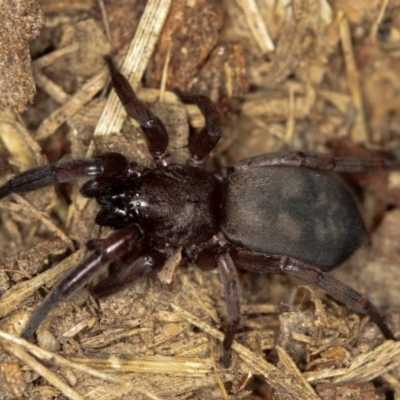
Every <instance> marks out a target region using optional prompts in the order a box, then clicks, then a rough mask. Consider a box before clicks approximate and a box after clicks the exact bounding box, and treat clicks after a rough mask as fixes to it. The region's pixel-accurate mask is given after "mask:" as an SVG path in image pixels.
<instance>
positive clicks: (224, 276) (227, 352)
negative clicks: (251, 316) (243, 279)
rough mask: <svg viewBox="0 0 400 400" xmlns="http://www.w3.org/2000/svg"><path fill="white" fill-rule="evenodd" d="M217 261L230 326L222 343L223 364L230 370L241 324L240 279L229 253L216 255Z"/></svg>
mask: <svg viewBox="0 0 400 400" xmlns="http://www.w3.org/2000/svg"><path fill="white" fill-rule="evenodd" d="M216 260H217V263H218V269H219V274H220V279H221V282H222V284H223V286H224V294H225V301H226V307H227V319H228V326H227V328H226V330H225V337H224V341H223V342H222V348H223V355H222V363H223V365H224V367H225V368H229V366H230V364H231V348H232V343H233V339H234V338H235V335H236V332H237V331H238V329H239V324H240V299H239V287H238V285H239V279H238V275H237V271H236V267H235V264H234V263H233V261H232V258H231V256H230V255H229V253H220V254H218V255H216Z"/></svg>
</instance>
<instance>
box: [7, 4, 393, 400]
mask: <svg viewBox="0 0 400 400" xmlns="http://www.w3.org/2000/svg"><path fill="white" fill-rule="evenodd" d="M0 11H1V12H0V14H1V15H2V24H1V26H0V184H3V183H4V182H6V181H7V180H8V179H10V178H11V177H12V176H13V175H14V174H16V173H19V172H22V171H24V170H26V169H28V168H32V167H36V166H38V165H43V164H46V163H49V162H54V161H57V160H59V159H62V158H77V157H85V156H86V157H90V156H92V155H96V154H100V153H104V152H106V151H116V152H121V153H123V154H124V155H125V156H126V157H128V159H129V160H130V161H136V162H139V163H141V164H143V165H146V166H152V159H151V157H150V156H149V154H148V150H147V148H146V145H145V141H144V139H143V136H142V134H141V131H140V129H139V128H138V126H137V124H136V123H135V121H132V120H129V119H128V118H127V117H126V113H125V111H124V110H123V108H122V106H121V105H120V103H119V102H118V100H117V98H116V96H115V93H113V91H111V90H110V84H109V78H108V73H107V69H106V67H105V63H104V59H103V57H104V55H107V54H112V56H113V58H114V60H115V62H116V63H117V64H118V65H120V68H121V71H122V72H123V73H124V74H125V75H126V76H127V77H128V79H129V81H130V82H131V84H132V86H133V87H134V88H135V90H136V91H137V94H138V96H139V98H140V99H142V100H143V101H145V102H146V104H148V105H149V106H150V108H151V109H152V110H153V111H154V112H155V113H156V114H157V115H158V116H159V117H160V118H161V119H162V120H163V121H164V123H165V125H166V127H167V130H168V132H169V134H170V146H169V149H170V151H171V153H172V154H173V155H174V157H175V158H176V159H177V160H178V161H179V162H184V161H185V160H186V158H187V156H188V150H187V140H188V139H187V138H188V135H189V125H188V121H190V126H192V127H194V128H195V129H199V128H201V127H202V126H204V119H203V118H202V115H201V113H200V111H199V110H198V109H197V107H195V106H193V105H183V104H182V103H181V102H180V101H179V99H178V98H177V96H176V95H175V94H174V92H173V89H175V88H179V89H180V90H181V91H182V92H187V93H197V94H204V95H207V96H209V97H210V98H211V99H212V101H213V102H215V104H216V105H217V107H218V110H219V111H220V113H221V115H222V119H223V137H222V138H221V140H220V142H219V143H218V145H217V147H216V148H215V149H214V150H213V152H212V154H211V156H210V158H209V161H208V165H207V168H208V169H209V170H211V171H214V170H218V169H219V168H223V167H226V166H229V165H232V164H233V163H235V162H236V161H238V160H240V159H243V158H247V157H252V156H254V155H258V154H262V153H269V152H278V151H289V150H290V151H293V150H295V151H303V152H320V153H328V154H333V155H336V156H354V157H380V158H388V159H393V160H396V159H397V160H398V159H399V158H400V0H353V1H351V2H348V1H347V0H346V1H345V0H291V1H290V0H223V1H214V0H147V1H146V0H121V1H118V2H117V1H112V0H79V1H77V0H73V1H71V0H40V1H37V2H35V1H34V0H17V1H15V0H5V1H2V2H0ZM341 179H343V180H344V181H345V182H346V184H347V185H348V186H349V187H350V186H351V188H352V190H353V192H354V194H355V196H356V197H357V199H358V201H359V203H360V206H361V207H362V210H363V216H364V218H365V221H366V225H367V227H368V229H369V231H370V243H366V244H365V246H363V248H362V249H360V250H359V251H358V252H357V253H356V254H355V255H354V256H352V257H351V258H350V259H349V260H348V261H346V262H345V263H344V264H343V265H341V266H340V267H339V268H337V269H336V270H335V271H333V272H332V273H331V274H332V275H333V276H335V277H336V278H338V279H340V280H341V281H342V282H344V283H346V284H348V285H350V286H351V287H353V288H354V289H355V290H357V291H359V292H361V293H363V294H365V295H367V296H368V298H369V299H370V300H372V302H373V303H374V304H375V305H376V307H377V308H378V309H379V310H380V311H381V312H382V313H383V315H385V317H386V318H387V321H388V323H389V325H390V326H391V328H392V330H393V332H394V333H395V335H396V336H397V337H400V312H399V311H400V240H399V238H400V210H399V208H398V207H400V174H399V171H393V172H382V173H379V174H375V175H366V174H351V175H347V176H343V177H342V178H341ZM79 187H80V184H74V185H72V184H71V185H61V186H60V187H57V188H53V187H51V188H46V189H43V190H40V191H37V192H32V193H27V194H24V195H12V196H9V197H7V198H6V199H3V200H1V201H0V221H1V222H0V346H1V347H0V399H38V400H39V399H67V398H68V399H96V400H100V399H107V400H108V399H149V398H150V399H208V400H212V399H221V398H222V399H228V398H229V399H246V400H250V399H251V400H256V399H257V400H258V399H260V400H261V399H277V400H281V399H285V400H286V399H294V400H298V399H318V398H322V399H326V400H328V399H329V400H337V399H366V400H372V399H400V368H399V365H400V342H393V341H390V340H385V339H384V338H383V336H382V334H381V332H380V331H379V329H378V328H377V326H376V325H375V324H374V323H372V322H370V321H369V320H368V318H366V317H365V316H362V315H357V314H355V313H354V312H353V311H352V310H351V309H349V308H348V307H346V306H344V305H341V304H339V303H337V302H335V301H334V300H333V299H331V298H330V297H329V296H327V295H326V294H325V293H324V292H323V291H322V290H321V289H318V288H316V287H311V286H309V285H306V284H305V283H304V282H302V281H300V280H297V279H294V278H291V277H287V276H281V275H279V276H268V275H256V274H251V273H249V272H246V273H245V272H239V277H240V283H241V293H240V297H241V307H242V321H241V326H240V331H239V333H238V334H237V336H236V343H235V345H234V351H233V360H232V365H231V367H230V368H229V369H224V368H223V367H222V365H221V363H220V357H221V354H222V352H221V340H222V338H223V335H222V331H223V329H224V326H225V325H224V321H225V319H226V308H225V301H224V297H223V288H222V285H221V283H220V280H219V274H218V272H216V271H201V270H200V269H198V268H196V267H195V266H194V265H191V264H190V263H189V262H188V260H187V257H185V256H183V257H181V256H180V253H179V252H177V253H176V254H175V258H174V259H173V260H172V261H171V263H169V265H167V266H166V267H165V268H164V269H163V270H162V271H161V272H160V273H159V274H158V275H156V276H154V277H153V278H152V279H148V280H143V281H140V282H139V283H137V284H136V285H135V286H133V287H132V288H129V289H126V290H124V291H121V292H119V293H118V294H115V295H113V296H110V297H108V298H105V299H98V298H96V297H95V296H93V294H92V293H91V291H90V287H89V288H85V289H83V290H81V291H80V292H79V293H77V294H76V295H75V296H74V297H73V298H72V299H70V300H69V301H67V302H63V303H62V304H60V305H59V306H58V307H56V308H55V309H54V310H53V311H52V312H51V314H50V315H49V316H48V318H47V319H46V320H45V321H44V323H43V324H42V325H41V326H40V328H39V330H38V332H37V335H36V339H35V341H34V342H33V343H28V342H25V341H23V340H22V339H20V338H19V334H20V333H21V331H22V329H23V327H24V326H25V325H26V323H27V321H28V320H29V318H30V316H31V315H32V313H33V311H34V310H35V309H36V308H37V306H38V304H40V303H41V301H42V300H43V298H44V297H45V295H46V293H48V292H49V290H50V289H51V287H52V286H53V285H54V283H55V282H57V280H59V279H60V277H61V276H63V274H64V273H65V271H67V270H68V269H70V268H71V267H73V266H74V265H76V264H77V263H78V262H79V260H81V259H82V258H83V257H84V256H85V254H86V253H87V252H88V250H87V249H86V247H85V243H86V242H87V241H88V240H90V239H94V238H104V237H107V236H108V235H109V234H110V230H108V229H104V228H102V229H100V228H99V226H97V225H95V223H94V219H95V216H96V212H97V211H98V206H97V205H96V204H95V202H93V201H88V200H87V199H85V198H83V197H82V196H81V195H80V193H79ZM178 267H179V268H178ZM106 274H107V271H103V272H102V276H103V277H104V276H105V275H106ZM100 278H101V277H99V278H97V279H100Z"/></svg>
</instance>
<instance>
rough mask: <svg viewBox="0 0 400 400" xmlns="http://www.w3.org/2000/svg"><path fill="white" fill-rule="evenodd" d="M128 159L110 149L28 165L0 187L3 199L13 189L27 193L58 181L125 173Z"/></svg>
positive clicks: (14, 191)
mask: <svg viewBox="0 0 400 400" xmlns="http://www.w3.org/2000/svg"><path fill="white" fill-rule="evenodd" d="M127 167H128V162H127V160H126V158H125V157H124V156H123V155H122V154H118V153H107V154H104V155H101V156H99V157H96V158H81V159H74V160H60V161H58V162H56V163H53V164H48V165H42V166H40V167H37V168H32V169H29V170H27V171H25V172H23V173H22V174H19V175H16V176H14V177H13V178H11V179H10V180H9V181H8V182H7V183H5V184H4V185H3V186H2V187H1V188H0V199H2V198H3V197H6V196H8V195H10V194H12V193H26V192H32V191H34V190H37V189H42V188H45V187H47V186H53V185H56V184H58V183H63V182H72V181H75V180H78V179H84V178H95V177H99V176H109V175H113V174H116V173H122V172H123V171H124V170H125V169H126V168H127Z"/></svg>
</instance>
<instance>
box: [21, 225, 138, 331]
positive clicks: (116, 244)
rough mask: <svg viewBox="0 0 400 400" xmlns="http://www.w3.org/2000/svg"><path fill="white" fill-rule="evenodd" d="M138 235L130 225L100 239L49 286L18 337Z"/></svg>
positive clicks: (122, 252) (67, 297)
mask: <svg viewBox="0 0 400 400" xmlns="http://www.w3.org/2000/svg"><path fill="white" fill-rule="evenodd" d="M141 239H142V232H141V229H140V228H139V227H138V226H136V225H131V226H130V227H129V228H125V229H123V230H120V231H118V232H116V233H114V234H113V235H112V236H110V237H108V238H107V239H105V240H104V241H102V242H101V243H100V244H99V245H98V246H97V247H96V248H95V250H94V251H93V252H92V253H91V254H89V255H88V256H87V257H86V258H85V259H83V260H82V261H81V262H80V263H79V264H78V265H77V266H76V267H75V268H72V269H71V270H70V271H69V272H68V273H67V274H66V275H65V276H64V277H63V278H62V279H61V280H60V281H59V282H58V283H57V284H56V285H55V286H54V287H53V289H52V290H51V292H50V293H49V294H48V295H47V297H46V298H45V300H44V301H43V303H42V304H41V305H40V306H39V308H38V309H37V310H36V311H35V313H34V314H33V316H32V318H31V319H30V321H29V323H28V325H27V326H26V328H25V330H24V331H23V333H22V337H23V338H25V339H29V338H30V337H32V336H33V334H34V333H35V331H36V330H37V329H38V327H39V325H40V324H41V322H42V321H43V320H44V319H45V318H46V316H47V314H48V313H49V312H50V311H51V310H52V309H53V308H54V307H55V306H56V305H57V304H58V303H59V302H61V301H63V300H67V299H69V298H70V297H71V296H72V295H74V294H75V293H76V292H77V291H78V290H79V289H81V288H82V287H83V286H85V285H86V284H87V283H88V282H89V281H90V280H91V279H92V278H93V277H94V276H95V275H96V274H97V273H98V272H99V271H100V270H101V268H102V267H103V266H104V265H105V264H106V263H107V262H110V261H111V262H112V261H116V260H118V259H120V258H121V257H122V256H123V255H124V254H125V253H126V252H127V251H129V249H130V248H131V246H133V245H135V244H137V243H138V242H140V240H141Z"/></svg>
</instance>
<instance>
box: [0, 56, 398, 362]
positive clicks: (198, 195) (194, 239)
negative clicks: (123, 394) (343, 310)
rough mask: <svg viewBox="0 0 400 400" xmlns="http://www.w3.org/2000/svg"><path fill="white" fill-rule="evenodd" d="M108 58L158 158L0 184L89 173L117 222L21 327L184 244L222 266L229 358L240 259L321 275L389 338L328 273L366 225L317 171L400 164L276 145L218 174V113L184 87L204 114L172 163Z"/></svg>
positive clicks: (103, 162) (105, 162)
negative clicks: (213, 165) (214, 167)
mask: <svg viewBox="0 0 400 400" xmlns="http://www.w3.org/2000/svg"><path fill="white" fill-rule="evenodd" d="M106 61H107V64H108V67H109V70H110V74H111V80H112V85H113V87H114V90H115V91H116V93H117V95H118V97H119V98H120V100H121V102H122V104H123V105H124V106H125V109H126V111H127V113H128V114H129V115H130V116H131V117H133V118H134V119H135V120H136V121H138V122H139V124H140V126H141V128H142V130H143V133H144V135H145V138H146V141H147V146H148V149H149V151H150V154H151V155H152V157H153V159H154V162H155V168H153V169H149V168H146V167H143V166H141V165H138V164H137V163H134V162H131V163H129V162H128V161H127V159H126V158H125V157H124V156H123V155H121V154H117V153H108V154H104V155H101V156H99V157H95V158H91V159H76V160H69V161H65V160H62V161H59V162H57V163H54V164H50V165H45V166H42V167H38V168H34V169H31V170H28V171H26V172H24V173H22V174H20V175H18V176H15V177H14V178H12V179H11V180H10V181H8V182H7V183H6V184H5V185H4V186H3V187H1V188H0V198H3V197H5V196H7V195H9V194H11V193H23V192H28V191H32V190H36V189H40V188H43V187H45V186H49V185H54V184H57V183H60V182H69V181H73V180H77V179H84V178H92V179H91V180H89V181H88V182H87V183H85V184H84V185H83V187H82V189H81V192H82V194H83V195H84V196H86V197H89V198H95V199H96V200H97V202H98V203H99V205H100V211H99V212H98V214H97V217H96V223H97V224H99V225H101V226H108V227H111V228H112V229H115V230H116V232H115V233H114V234H112V235H111V236H109V237H108V238H107V239H105V240H103V241H94V242H92V244H91V249H92V250H93V251H92V252H91V253H90V254H89V255H88V256H87V257H86V258H85V259H84V260H82V261H81V262H80V263H79V264H78V265H77V266H76V267H75V268H73V269H72V270H71V271H69V272H68V274H67V275H66V276H64V277H63V278H62V279H61V280H60V281H59V282H58V283H57V284H56V285H55V286H54V287H53V289H52V291H51V292H50V294H49V295H48V296H47V297H46V299H45V300H44V301H43V303H42V304H41V305H40V307H39V308H38V309H37V310H36V312H35V313H34V315H33V316H32V318H31V320H30V321H29V323H28V325H27V327H26V328H25V331H24V332H23V337H25V338H29V337H31V336H32V335H33V334H34V332H35V331H36V329H37V328H38V326H39V324H40V323H41V322H42V321H43V319H44V318H45V317H46V315H47V314H48V312H49V311H50V310H51V309H52V308H53V307H54V306H55V305H56V304H58V303H59V302H60V301H62V300H66V299H68V298H69V297H71V296H72V295H73V294H74V293H76V292H77V291H78V290H79V289H80V288H82V287H83V286H84V285H86V284H87V283H88V282H89V281H90V280H91V279H92V278H93V276H94V275H96V274H97V273H98V271H99V269H100V268H101V267H102V266H103V265H105V264H106V263H108V262H114V261H117V260H120V259H124V260H125V261H126V260H128V261H129V265H128V266H127V267H126V268H125V269H123V270H120V271H117V272H115V273H114V274H111V275H110V276H109V277H108V278H106V279H105V280H103V281H101V282H100V283H99V284H98V285H97V286H95V288H94V292H95V293H96V294H98V295H100V296H105V295H108V294H111V293H113V292H116V291H118V290H120V289H122V288H124V287H126V286H127V285H128V284H132V283H133V282H135V281H137V280H138V279H139V278H141V277H143V276H146V275H148V274H149V273H150V272H151V271H153V270H154V269H156V268H160V267H162V265H163V264H164V263H165V261H166V260H167V259H168V258H169V257H171V255H172V254H173V253H174V251H175V250H176V249H177V248H178V247H180V246H182V247H183V248H184V251H185V253H186V254H187V255H188V256H189V257H190V259H191V260H192V261H193V262H194V263H196V265H197V266H198V267H199V268H201V269H203V270H211V269H215V268H218V269H219V272H220V277H221V281H222V283H223V286H224V290H225V298H226V302H227V315H228V321H227V322H228V325H227V328H226V331H225V338H224V341H223V350H224V352H223V364H224V366H226V367H228V366H229V365H230V352H231V346H232V342H233V339H234V336H235V333H236V332H237V329H238V326H239V322H240V303H239V295H238V277H237V272H236V268H242V269H244V270H247V271H253V272H260V273H270V274H290V275H295V276H297V277H299V278H301V279H303V280H305V281H306V282H309V283H312V284H316V285H318V286H320V287H322V288H323V289H325V290H326V291H327V292H328V293H329V294H330V295H331V296H332V297H334V298H335V299H336V300H338V301H340V302H342V303H344V304H346V305H347V306H349V307H351V308H353V309H354V310H355V311H357V312H360V313H365V314H367V315H368V316H369V317H370V318H371V320H373V321H374V322H375V323H376V324H377V325H378V326H379V328H380V329H381V331H382V333H383V334H384V336H385V337H386V338H388V339H394V335H393V333H392V331H391V330H390V328H389V327H388V325H387V324H386V322H385V320H384V318H383V317H382V316H381V314H380V313H379V312H378V310H377V309H376V308H375V307H374V305H373V304H372V303H371V302H370V301H369V300H368V299H367V298H366V297H365V296H363V295H361V294H360V293H358V292H356V291H354V290H353V289H352V288H350V287H349V286H347V285H346V284H344V283H342V282H340V281H338V280H336V279H335V278H333V277H331V276H330V275H328V274H327V271H329V270H331V269H333V268H335V267H337V266H338V265H339V264H340V263H342V262H343V261H344V260H345V259H346V258H348V257H349V256H350V255H351V254H352V253H353V252H354V251H355V250H356V249H357V248H358V247H359V246H360V245H361V244H362V243H363V242H364V241H365V239H366V236H367V234H366V230H365V227H364V224H363V221H362V218H361V216H360V213H359V210H358V207H357V205H356V203H355V201H354V199H353V197H352V196H351V194H350V193H349V192H348V190H347V189H346V188H345V186H344V185H343V184H342V183H340V182H339V181H337V180H335V179H334V178H332V177H331V176H328V175H327V174H325V173H324V172H322V171H337V172H376V171H378V170H383V169H395V168H396V169H398V168H399V167H400V165H399V163H396V162H393V161H388V160H381V159H354V158H334V157H331V156H327V155H318V154H304V153H299V152H298V153H275V154H266V155H261V156H258V157H254V158H250V159H246V160H243V161H240V162H239V163H237V164H235V165H233V166H232V167H230V168H227V169H224V170H222V171H220V172H218V173H216V174H213V173H210V172H207V171H206V170H205V169H204V162H205V159H206V157H207V156H208V154H209V153H210V151H211V150H212V149H213V148H214V146H215V145H216V143H217V142H218V140H219V138H220V136H221V120H220V116H219V114H218V112H217V110H216V108H215V106H214V105H213V104H212V103H211V101H210V100H209V99H208V98H207V97H205V96H184V95H182V96H180V97H181V99H182V101H183V102H185V103H194V104H196V105H197V106H198V107H199V108H200V110H201V112H202V113H203V115H204V117H205V121H206V124H205V128H204V129H202V130H200V131H199V132H197V133H192V134H191V135H190V138H189V151H190V156H189V159H188V160H187V163H186V164H185V165H179V164H176V163H174V161H173V159H172V157H171V156H170V155H169V153H168V151H167V147H168V134H167V132H166V129H165V127H164V125H163V123H162V122H161V121H160V120H159V119H158V118H157V117H156V116H155V115H153V113H152V112H151V111H150V110H149V109H148V108H147V107H146V106H145V105H144V104H143V103H142V102H141V101H140V100H138V98H137V97H136V95H135V93H134V92H133V90H132V88H131V86H130V85H129V83H128V81H127V80H126V78H125V77H124V76H123V75H122V74H120V73H119V72H118V70H117V68H116V67H115V66H114V64H113V62H112V60H111V58H109V57H107V58H106Z"/></svg>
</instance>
